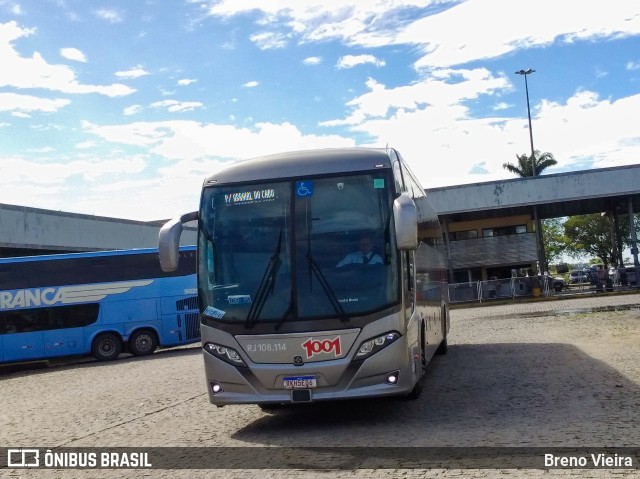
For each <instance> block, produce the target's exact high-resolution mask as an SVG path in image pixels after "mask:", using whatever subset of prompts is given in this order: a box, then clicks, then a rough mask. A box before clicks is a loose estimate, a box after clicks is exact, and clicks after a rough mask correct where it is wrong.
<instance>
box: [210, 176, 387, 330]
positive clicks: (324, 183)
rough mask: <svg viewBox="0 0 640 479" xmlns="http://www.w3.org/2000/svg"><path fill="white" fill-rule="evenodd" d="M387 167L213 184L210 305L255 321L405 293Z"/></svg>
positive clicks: (218, 314)
mask: <svg viewBox="0 0 640 479" xmlns="http://www.w3.org/2000/svg"><path fill="white" fill-rule="evenodd" d="M392 189H393V182H392V181H390V180H389V177H388V176H387V174H386V173H384V172H373V173H360V174H355V175H354V174H351V175H340V176H323V177H313V178H308V179H307V178H298V179H295V180H291V181H279V182H265V183H260V184H255V183H253V184H249V185H223V186H213V187H208V188H206V189H205V190H204V192H203V198H202V206H201V214H200V218H201V221H200V226H199V239H198V241H199V251H200V256H199V266H198V267H199V275H198V278H199V279H198V281H199V289H200V294H201V298H202V300H201V312H202V313H203V314H204V315H205V316H207V317H208V318H209V319H210V320H219V321H221V322H227V323H228V322H232V323H233V322H237V323H245V324H246V325H247V326H252V325H254V324H256V323H258V322H275V323H276V324H278V325H279V324H282V323H283V322H285V321H286V322H288V321H296V320H308V319H324V318H331V319H335V318H338V319H341V320H343V321H345V322H348V320H349V319H350V318H351V317H354V316H359V315H364V314H369V313H372V312H374V311H376V310H380V309H382V308H385V307H387V306H389V305H391V304H394V303H397V302H398V300H399V287H398V273H397V271H398V268H397V250H396V248H395V247H394V246H393V244H394V243H393V242H394V232H393V228H390V221H391V213H390V208H391V204H392V199H393V191H392Z"/></svg>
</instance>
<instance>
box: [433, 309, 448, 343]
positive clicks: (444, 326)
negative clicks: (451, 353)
mask: <svg viewBox="0 0 640 479" xmlns="http://www.w3.org/2000/svg"><path fill="white" fill-rule="evenodd" d="M448 317H449V310H448V309H447V308H446V307H443V308H442V315H441V318H442V342H441V343H440V345H439V346H438V349H436V354H447V351H448V350H449V346H448V345H447V319H448Z"/></svg>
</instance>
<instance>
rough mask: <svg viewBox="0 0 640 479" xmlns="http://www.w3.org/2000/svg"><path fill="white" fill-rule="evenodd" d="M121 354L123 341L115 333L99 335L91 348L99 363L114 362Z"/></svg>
mask: <svg viewBox="0 0 640 479" xmlns="http://www.w3.org/2000/svg"><path fill="white" fill-rule="evenodd" d="M121 352H122V340H121V339H120V336H118V335H117V334H114V333H102V334H99V335H98V336H97V337H96V339H94V340H93V344H92V346H91V354H92V355H93V357H94V358H96V359H97V360H98V361H113V360H114V359H116V358H117V357H118V356H119V355H120V353H121Z"/></svg>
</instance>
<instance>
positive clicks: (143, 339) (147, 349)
mask: <svg viewBox="0 0 640 479" xmlns="http://www.w3.org/2000/svg"><path fill="white" fill-rule="evenodd" d="M127 344H128V346H129V352H130V353H131V354H133V355H134V356H148V355H149V354H153V352H154V351H155V350H156V348H157V347H158V337H157V336H156V333H155V332H154V331H152V330H150V329H139V330H137V331H134V332H133V333H131V336H129V342H128V343H127Z"/></svg>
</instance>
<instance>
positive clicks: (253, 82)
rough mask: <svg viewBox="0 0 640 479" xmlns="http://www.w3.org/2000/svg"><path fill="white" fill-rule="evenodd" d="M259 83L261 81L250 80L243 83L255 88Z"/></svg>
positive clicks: (245, 86) (247, 86)
mask: <svg viewBox="0 0 640 479" xmlns="http://www.w3.org/2000/svg"><path fill="white" fill-rule="evenodd" d="M258 85H259V83H258V82H257V81H249V82H247V83H245V84H244V85H242V86H243V87H244V88H255V87H257V86H258Z"/></svg>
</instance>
